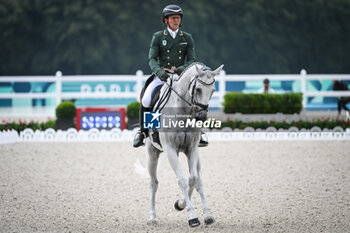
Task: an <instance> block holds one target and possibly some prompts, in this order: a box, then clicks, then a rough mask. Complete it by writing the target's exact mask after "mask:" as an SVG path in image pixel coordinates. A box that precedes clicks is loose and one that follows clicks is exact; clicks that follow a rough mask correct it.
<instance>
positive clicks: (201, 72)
mask: <svg viewBox="0 0 350 233" xmlns="http://www.w3.org/2000/svg"><path fill="white" fill-rule="evenodd" d="M194 66H195V67H196V70H197V73H198V75H199V76H203V74H204V71H202V70H201V69H200V68H198V66H197V65H194Z"/></svg>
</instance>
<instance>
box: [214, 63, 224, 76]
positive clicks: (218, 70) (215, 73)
mask: <svg viewBox="0 0 350 233" xmlns="http://www.w3.org/2000/svg"><path fill="white" fill-rule="evenodd" d="M223 67H224V64H222V65H221V66H219V68H217V69H216V70H214V71H213V74H214V75H215V76H216V75H218V74H220V72H221V70H222V68H223Z"/></svg>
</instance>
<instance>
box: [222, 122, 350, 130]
mask: <svg viewBox="0 0 350 233" xmlns="http://www.w3.org/2000/svg"><path fill="white" fill-rule="evenodd" d="M270 126H272V127H275V128H276V129H289V128H290V127H292V126H295V127H297V128H298V129H302V128H304V129H311V128H312V127H314V126H318V127H320V128H321V129H324V128H327V129H333V128H334V127H336V126H340V127H342V128H343V129H346V128H349V122H346V121H331V120H328V121H321V120H316V121H292V122H285V121H283V122H278V121H276V122H275V121H271V122H267V121H259V122H243V121H226V122H222V124H221V128H224V127H230V128H232V129H244V128H246V127H252V128H254V129H267V128H268V127H270Z"/></svg>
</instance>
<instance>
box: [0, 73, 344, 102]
mask: <svg viewBox="0 0 350 233" xmlns="http://www.w3.org/2000/svg"><path fill="white" fill-rule="evenodd" d="M147 77H149V75H144V73H143V72H142V71H140V70H139V71H137V72H136V74H135V75H75V76H63V75H62V72H61V71H57V72H56V75H55V76H1V77H0V82H54V83H55V84H56V85H55V92H51V93H44V92H42V93H32V92H30V93H0V99H15V98H27V99H40V98H41V99H45V98H53V99H56V106H57V105H58V104H60V103H61V102H62V99H76V98H93V99H95V98H96V99H101V98H121V99H123V98H135V99H138V97H139V93H140V91H141V88H142V85H143V82H144V81H145V80H146V79H147ZM266 77H268V78H269V79H270V80H278V81H300V85H301V86H300V90H301V92H302V94H303V107H304V108H305V107H306V101H307V98H308V97H316V96H323V97H339V96H350V92H349V91H316V92H315V91H312V92H311V91H307V90H306V83H307V81H310V80H332V79H338V80H350V75H349V74H307V73H306V71H305V70H301V72H300V74H295V75H290V74H273V75H270V74H257V75H227V74H226V73H225V71H222V72H221V73H220V75H219V76H218V77H217V78H216V80H217V82H218V87H219V88H218V90H217V91H216V92H215V93H214V95H213V98H217V99H218V101H217V103H222V102H223V101H224V95H225V94H226V82H229V81H231V82H239V81H261V80H263V79H264V78H266ZM118 81H120V82H130V81H134V82H136V84H135V85H132V86H129V85H128V86H127V87H126V88H125V90H123V91H122V90H121V89H120V87H119V86H118V85H114V86H110V88H109V91H107V89H106V88H105V87H104V86H103V85H97V86H96V89H95V90H94V92H92V90H91V88H90V87H89V86H84V85H82V86H81V90H80V92H62V83H63V82H118ZM216 107H219V106H216Z"/></svg>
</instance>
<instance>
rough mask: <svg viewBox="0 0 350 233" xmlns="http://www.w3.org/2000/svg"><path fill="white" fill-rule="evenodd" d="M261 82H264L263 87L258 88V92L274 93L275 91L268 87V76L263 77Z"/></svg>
mask: <svg viewBox="0 0 350 233" xmlns="http://www.w3.org/2000/svg"><path fill="white" fill-rule="evenodd" d="M263 84H264V87H263V88H261V89H259V90H258V93H268V94H273V93H276V91H275V90H274V89H272V88H271V87H270V80H269V79H268V78H265V79H264V81H263Z"/></svg>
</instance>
